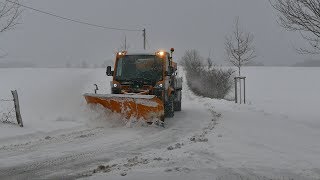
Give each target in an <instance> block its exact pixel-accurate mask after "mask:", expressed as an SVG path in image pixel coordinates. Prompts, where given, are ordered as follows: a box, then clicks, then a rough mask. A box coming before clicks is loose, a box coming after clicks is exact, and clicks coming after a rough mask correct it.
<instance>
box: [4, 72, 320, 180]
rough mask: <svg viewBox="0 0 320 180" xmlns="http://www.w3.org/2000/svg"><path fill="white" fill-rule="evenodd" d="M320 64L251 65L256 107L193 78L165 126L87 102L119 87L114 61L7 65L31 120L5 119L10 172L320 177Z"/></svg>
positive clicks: (7, 85) (250, 93)
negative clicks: (96, 65)
mask: <svg viewBox="0 0 320 180" xmlns="http://www.w3.org/2000/svg"><path fill="white" fill-rule="evenodd" d="M319 70H320V69H319V68H284V67H281V68H279V67H277V68H276V67H248V68H245V69H244V73H245V75H246V76H247V98H248V99H247V101H248V104H247V105H236V104H234V103H233V102H229V101H225V100H213V99H208V98H202V97H197V96H195V95H193V93H192V92H190V91H189V90H188V88H187V87H186V85H185V84H184V91H183V105H182V109H183V111H182V112H178V113H176V116H175V117H174V118H171V119H167V121H166V127H165V128H160V127H154V126H151V127H150V126H143V125H137V124H134V123H127V124H126V123H124V122H123V121H118V120H117V119H118V116H117V115H113V114H109V113H108V112H105V111H103V109H96V110H92V109H89V108H88V107H87V106H86V104H85V102H84V99H83V97H82V94H83V93H85V92H93V88H94V86H93V84H95V83H96V84H98V85H99V88H100V90H99V92H100V93H108V92H109V81H110V78H109V77H106V76H105V70H104V69H0V84H1V89H0V99H8V98H11V94H10V90H11V89H17V90H18V93H19V98H20V103H21V112H22V118H23V122H24V125H25V127H24V128H20V127H18V126H15V125H12V124H2V123H0V179H28V178H29V179H33V178H40V179H46V178H49V179H50V178H52V179H57V178H58V179H61V178H67V179H69V178H70V179H74V178H84V179H184V180H185V179H243V178H244V179H246V178H249V179H267V178H274V179H289V178H294V179H320V143H319V137H320V115H319V114H318V112H317V110H318V109H319V108H318V107H319V106H318V105H317V103H318V102H320V96H319V95H318V92H320V85H319V84H317V82H318V81H317V77H318V76H319V72H320V71H319ZM0 103H1V102H0ZM0 107H1V106H0Z"/></svg>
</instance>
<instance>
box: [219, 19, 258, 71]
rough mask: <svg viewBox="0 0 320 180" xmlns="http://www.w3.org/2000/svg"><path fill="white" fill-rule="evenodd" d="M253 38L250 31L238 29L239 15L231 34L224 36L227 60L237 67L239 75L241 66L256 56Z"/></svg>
mask: <svg viewBox="0 0 320 180" xmlns="http://www.w3.org/2000/svg"><path fill="white" fill-rule="evenodd" d="M253 39H254V37H253V35H252V34H251V33H247V32H243V31H242V30H240V27H239V17H237V18H236V19H235V30H234V32H233V35H230V36H226V40H225V50H226V55H227V61H229V62H230V63H231V64H232V65H234V66H236V67H237V68H238V70H239V76H241V67H242V66H244V65H246V64H248V63H249V62H250V61H251V60H252V59H254V58H255V57H256V52H255V48H254V46H253Z"/></svg>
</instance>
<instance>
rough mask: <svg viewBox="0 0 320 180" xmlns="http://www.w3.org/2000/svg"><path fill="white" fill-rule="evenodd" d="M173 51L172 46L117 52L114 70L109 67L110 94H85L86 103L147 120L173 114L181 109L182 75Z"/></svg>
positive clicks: (162, 118) (125, 115)
mask: <svg viewBox="0 0 320 180" xmlns="http://www.w3.org/2000/svg"><path fill="white" fill-rule="evenodd" d="M173 52H174V49H173V48H171V50H170V52H167V51H162V50H161V51H156V52H152V53H145V52H143V53H130V52H127V51H121V52H118V53H117V54H116V60H115V65H114V70H112V68H111V66H108V67H107V70H106V74H107V75H108V76H112V81H111V82H110V86H111V94H89V93H87V94H84V97H85V99H86V101H87V103H88V104H100V105H102V106H103V107H105V108H107V109H109V110H111V111H112V112H116V113H119V114H121V115H123V117H125V118H126V119H130V118H136V119H139V120H144V121H146V122H148V123H152V122H154V121H155V120H160V121H161V122H164V120H165V118H166V117H173V116H174V112H175V111H181V99H182V93H181V92H182V91H181V90H182V78H178V77H177V63H175V62H173V59H172V53H173Z"/></svg>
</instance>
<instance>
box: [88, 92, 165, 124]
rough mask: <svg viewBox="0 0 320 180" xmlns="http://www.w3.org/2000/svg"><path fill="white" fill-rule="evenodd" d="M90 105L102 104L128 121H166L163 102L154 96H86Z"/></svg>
mask: <svg viewBox="0 0 320 180" xmlns="http://www.w3.org/2000/svg"><path fill="white" fill-rule="evenodd" d="M84 97H85V99H86V101H87V103H88V104H100V105H102V106H103V107H105V108H106V109H109V110H111V111H112V112H116V113H119V114H122V115H123V116H124V117H125V118H126V119H130V118H136V119H143V120H145V121H146V122H152V121H153V119H155V118H156V119H159V120H162V121H163V120H164V106H163V103H162V100H160V99H159V98H157V97H156V96H154V95H136V94H133V95H131V94H129V95H128V94H84Z"/></svg>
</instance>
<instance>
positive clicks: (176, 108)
mask: <svg viewBox="0 0 320 180" xmlns="http://www.w3.org/2000/svg"><path fill="white" fill-rule="evenodd" d="M174 111H181V91H177V93H176V94H175V101H174Z"/></svg>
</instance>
